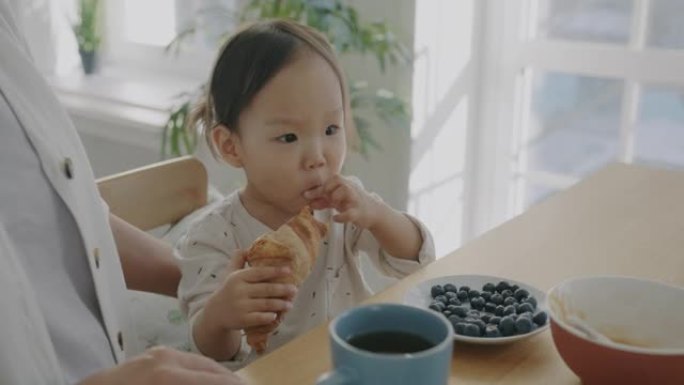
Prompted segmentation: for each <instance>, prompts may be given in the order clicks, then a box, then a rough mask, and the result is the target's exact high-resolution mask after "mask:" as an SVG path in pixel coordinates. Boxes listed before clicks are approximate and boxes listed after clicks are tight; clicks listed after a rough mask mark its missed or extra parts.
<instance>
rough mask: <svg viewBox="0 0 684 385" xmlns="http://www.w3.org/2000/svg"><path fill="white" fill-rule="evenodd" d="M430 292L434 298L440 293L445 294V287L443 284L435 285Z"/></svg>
mask: <svg viewBox="0 0 684 385" xmlns="http://www.w3.org/2000/svg"><path fill="white" fill-rule="evenodd" d="M430 294H431V295H432V298H435V297H437V296H438V295H442V294H444V288H443V287H442V286H441V285H435V286H433V287H432V288H430Z"/></svg>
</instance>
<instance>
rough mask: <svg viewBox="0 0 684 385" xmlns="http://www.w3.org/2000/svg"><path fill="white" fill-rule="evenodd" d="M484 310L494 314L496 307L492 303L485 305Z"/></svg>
mask: <svg viewBox="0 0 684 385" xmlns="http://www.w3.org/2000/svg"><path fill="white" fill-rule="evenodd" d="M484 310H485V311H486V312H489V313H494V311H495V310H496V305H494V304H493V303H491V302H487V303H485V305H484Z"/></svg>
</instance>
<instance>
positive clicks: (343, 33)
mask: <svg viewBox="0 0 684 385" xmlns="http://www.w3.org/2000/svg"><path fill="white" fill-rule="evenodd" d="M211 12H212V14H219V12H218V10H212V11H211ZM223 13H224V14H227V15H229V17H232V15H231V14H230V12H223ZM269 18H289V19H294V20H297V21H299V22H301V23H303V24H306V25H309V26H311V27H313V28H316V29H318V30H319V31H321V32H322V33H323V34H325V35H326V36H327V37H328V39H329V40H330V42H331V43H332V45H333V46H335V48H336V50H337V52H338V53H339V54H340V55H345V54H357V55H371V56H372V57H374V58H375V59H376V61H377V64H378V67H379V68H380V70H381V71H383V72H384V71H385V69H386V68H387V66H388V65H397V64H406V63H409V62H410V55H409V51H408V49H406V47H404V45H403V44H402V43H401V42H400V41H398V40H397V38H396V36H395V35H394V33H393V32H392V31H391V30H390V28H389V26H388V25H387V24H386V23H385V22H382V21H378V22H371V23H364V22H363V21H361V20H360V17H359V15H358V12H357V10H356V9H355V8H354V7H353V6H350V5H348V4H347V2H346V1H344V0H326V1H321V0H288V1H283V0H250V1H248V2H247V5H246V6H245V8H244V9H243V10H242V14H241V15H240V19H241V20H243V21H252V20H259V19H269ZM198 19H201V18H198ZM203 27H204V28H206V27H209V26H203V25H197V24H195V25H191V26H190V27H189V28H188V29H187V30H185V31H183V32H182V33H181V34H179V35H178V37H177V38H176V39H174V41H173V42H172V43H171V44H170V45H169V46H168V47H167V50H169V51H171V50H176V51H177V50H178V49H180V47H181V46H182V44H181V43H182V40H183V39H185V38H187V37H188V36H190V35H192V34H193V33H194V32H196V31H198V30H200V29H201V28H203ZM231 32H232V31H224V33H223V36H224V37H225V38H227V37H228V36H229V35H230V33H231ZM349 86H350V102H351V107H352V113H353V115H354V123H355V125H356V129H357V134H358V139H359V143H358V147H357V148H356V150H357V151H358V152H359V153H360V154H361V155H363V156H367V155H368V153H369V152H370V150H371V149H372V148H375V149H380V148H381V146H380V144H379V143H378V142H377V141H376V140H375V138H374V136H373V135H372V132H371V127H370V120H369V117H370V115H375V116H376V117H378V118H380V119H381V120H382V121H384V122H387V123H388V124H390V125H392V126H393V127H397V128H398V129H409V127H410V120H411V118H410V115H409V108H408V105H407V103H406V102H405V101H404V100H402V99H400V98H399V97H397V96H396V95H395V94H394V93H392V92H390V91H388V90H385V89H373V88H372V87H370V86H368V83H367V82H366V81H364V80H359V79H350V82H349ZM203 87H204V86H203ZM201 94H202V92H201V90H197V91H196V92H193V93H186V94H183V95H181V96H180V101H179V103H178V106H176V107H174V108H173V110H172V111H171V113H170V115H169V119H168V121H167V124H166V126H165V127H164V134H163V142H162V157H168V156H179V155H183V154H187V153H192V152H193V151H194V149H195V146H196V143H197V140H196V135H197V133H196V132H195V130H194V128H193V127H186V124H185V121H186V117H187V115H188V113H189V112H190V107H191V105H192V103H193V101H194V99H195V98H196V97H197V96H199V95H201ZM369 114H370V115H369Z"/></svg>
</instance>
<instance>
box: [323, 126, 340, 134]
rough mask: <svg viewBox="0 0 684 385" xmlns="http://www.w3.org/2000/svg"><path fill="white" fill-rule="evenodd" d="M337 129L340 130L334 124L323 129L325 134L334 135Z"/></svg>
mask: <svg viewBox="0 0 684 385" xmlns="http://www.w3.org/2000/svg"><path fill="white" fill-rule="evenodd" d="M339 130H340V128H339V127H337V126H335V125H332V126H328V127H326V129H325V134H326V135H335V134H336V133H337V131H339Z"/></svg>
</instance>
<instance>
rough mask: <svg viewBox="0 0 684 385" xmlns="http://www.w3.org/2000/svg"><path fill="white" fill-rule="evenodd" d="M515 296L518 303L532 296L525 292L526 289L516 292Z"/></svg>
mask: <svg viewBox="0 0 684 385" xmlns="http://www.w3.org/2000/svg"><path fill="white" fill-rule="evenodd" d="M513 296H514V297H515V299H517V300H518V301H521V300H523V299H525V298H527V297H529V296H530V292H529V291H527V290H525V289H518V290H516V291H514V292H513Z"/></svg>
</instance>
